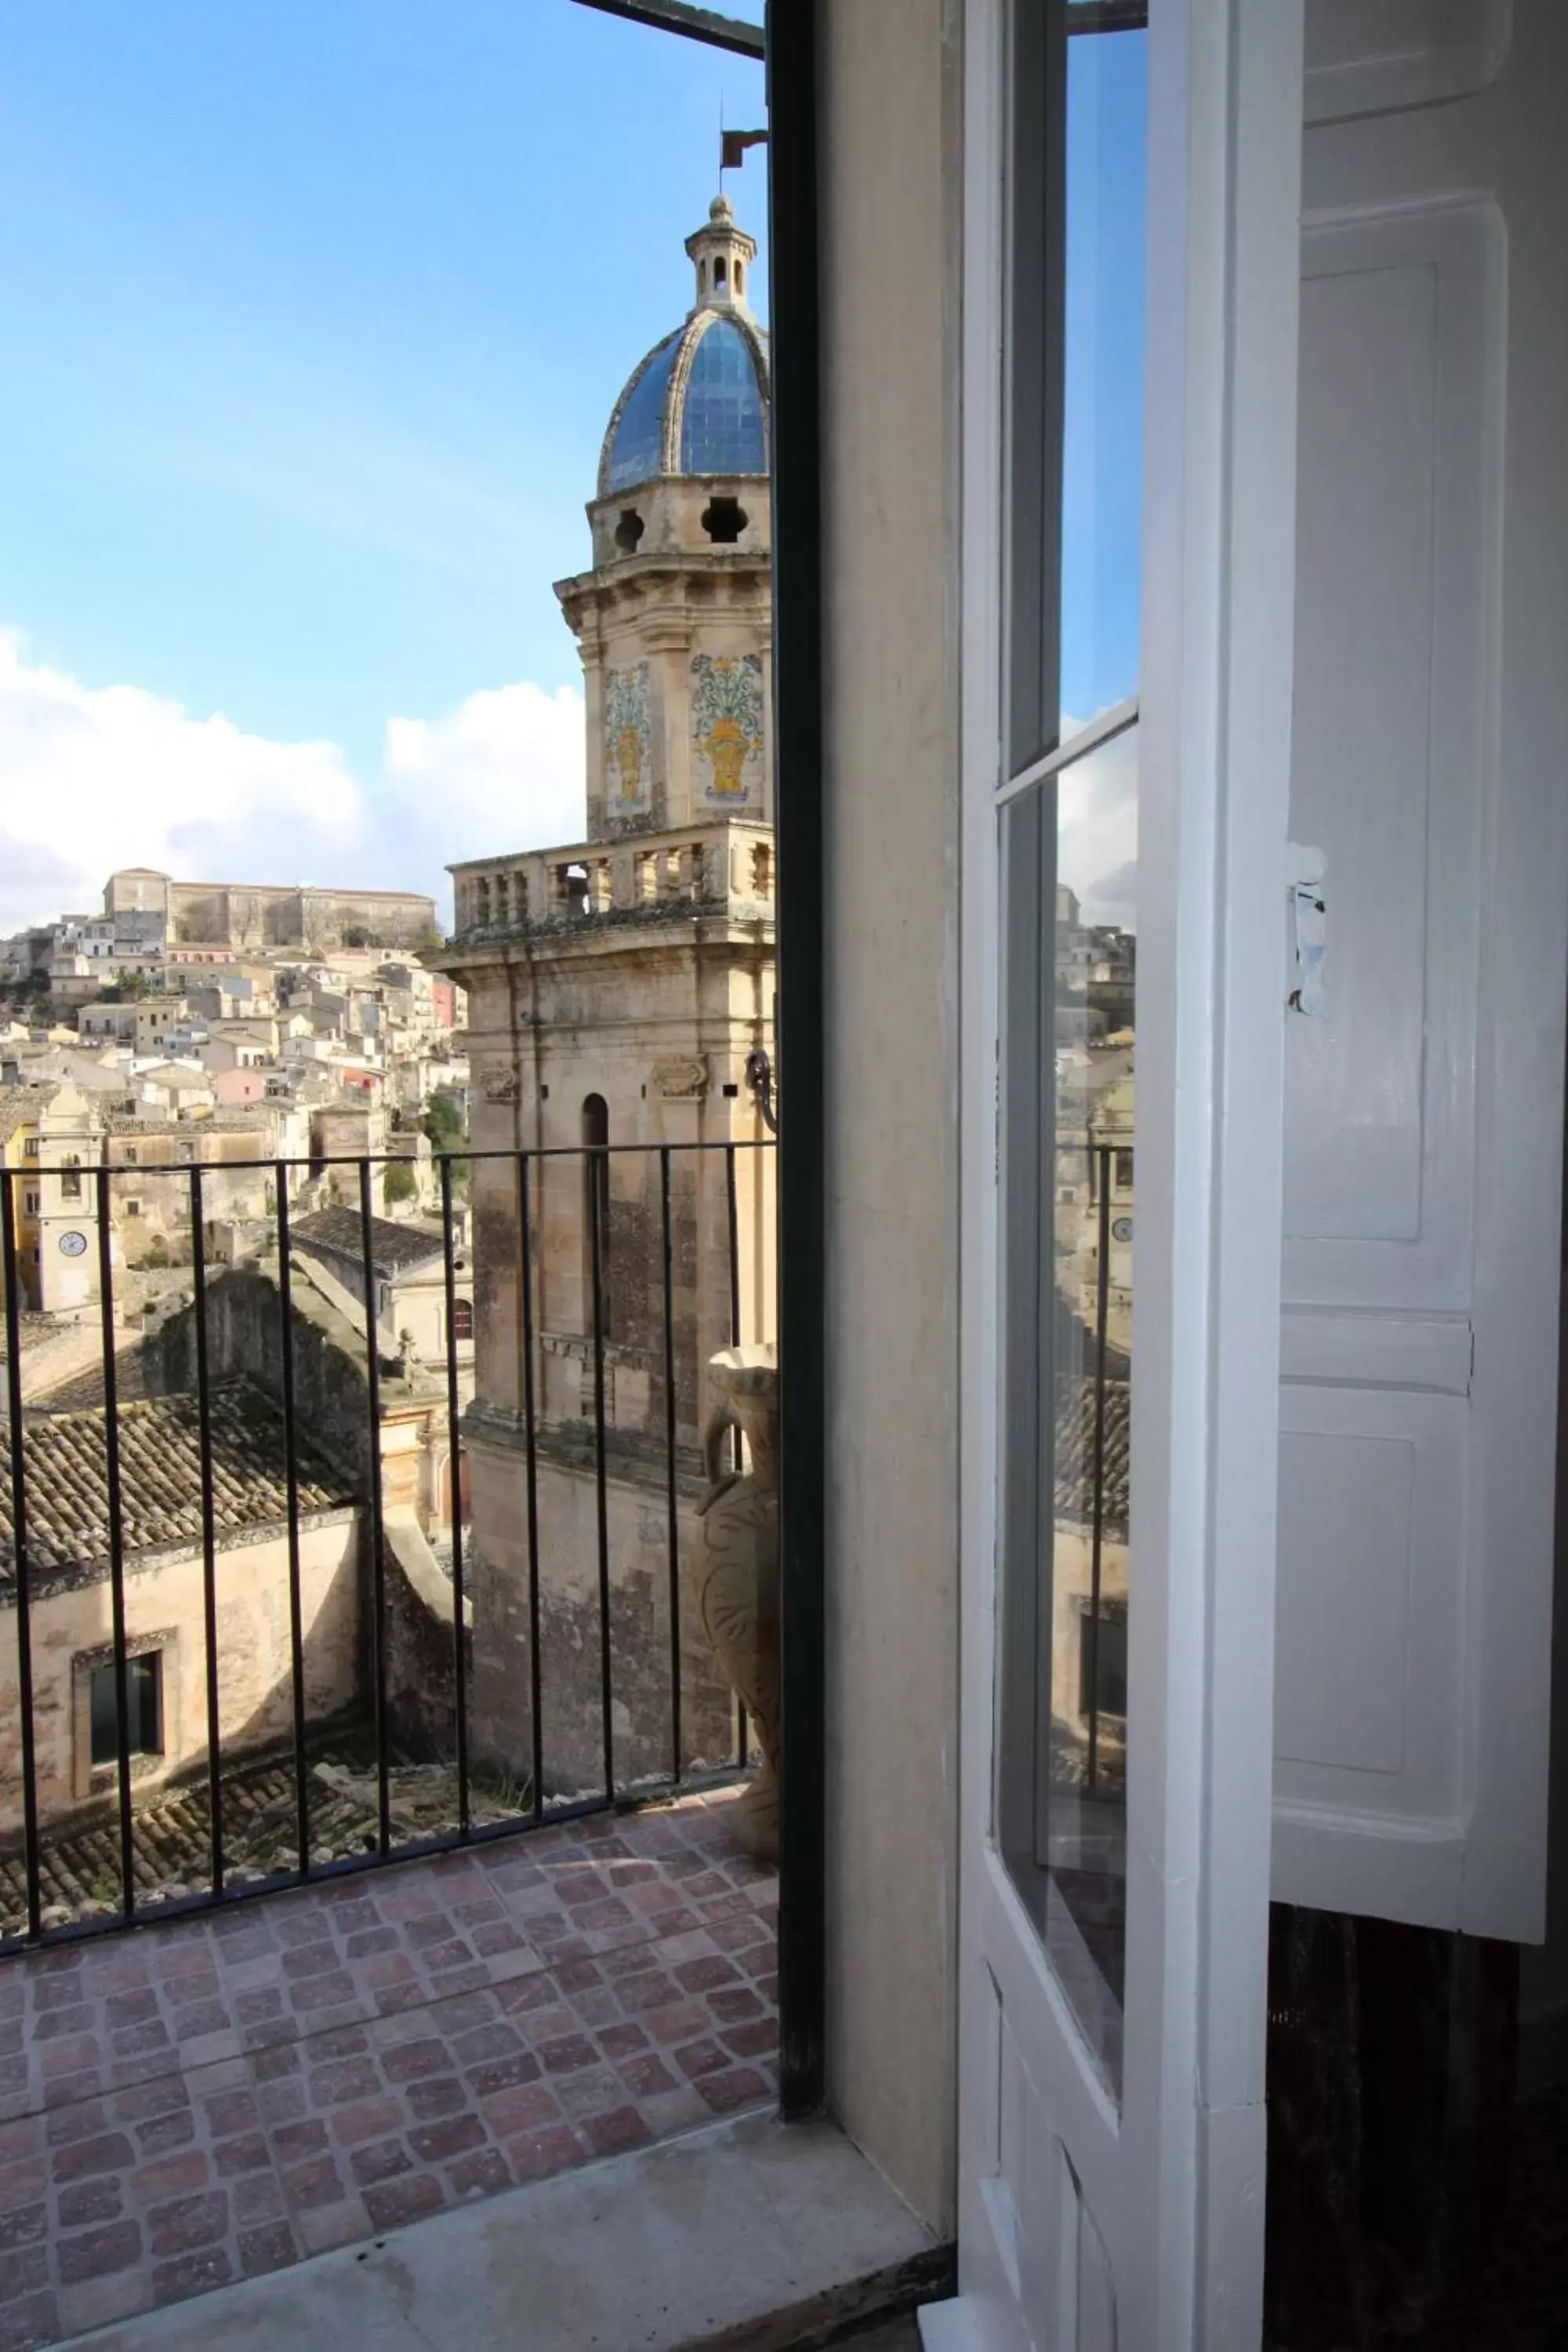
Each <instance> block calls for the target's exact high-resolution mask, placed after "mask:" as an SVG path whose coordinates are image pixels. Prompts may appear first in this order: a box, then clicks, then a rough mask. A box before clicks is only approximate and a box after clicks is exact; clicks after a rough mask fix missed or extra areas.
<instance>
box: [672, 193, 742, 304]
mask: <svg viewBox="0 0 1568 2352" xmlns="http://www.w3.org/2000/svg"><path fill="white" fill-rule="evenodd" d="M686 250H687V252H688V253H689V255H690V256H691V258H692V261H693V263H694V264H695V265H696V269H697V287H696V293H695V297H694V299H693V301H692V305H691V307H692V309H693V310H745V311H747V312H749V311H750V310H751V307H752V306H751V304H750V302H749V301H748V300H747V299H746V297H747V290H748V289H747V284H746V281H747V278H749V276H750V274H751V268H752V262H753V261H754V260H755V258H756V252H757V240H756V238H755V237H754V236H747V234H746V232H745V230H744V229H743V228H739V227H737V226H736V223H735V212H734V207H733V205H731V202H730V199H729V197H728V196H726V195H717V196H715V197H714V199H713V201H712V203H711V204H710V205H709V207H708V218H707V220H706V222H705V223H704V224H703V226H702V227H701V228H700V229H697V230H694V231H693V233H692V235H691V236H689V237H688V238H687V240H686Z"/></svg>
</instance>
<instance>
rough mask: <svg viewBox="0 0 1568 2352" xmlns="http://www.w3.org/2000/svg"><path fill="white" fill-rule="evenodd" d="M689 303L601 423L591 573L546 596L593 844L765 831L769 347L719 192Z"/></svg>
mask: <svg viewBox="0 0 1568 2352" xmlns="http://www.w3.org/2000/svg"><path fill="white" fill-rule="evenodd" d="M686 250H687V253H688V255H689V257H690V260H691V263H692V266H693V269H694V272H695V285H694V289H693V290H694V294H695V299H694V301H693V303H692V306H691V309H690V310H689V311H688V313H687V315H686V319H685V321H684V323H683V324H682V325H681V326H679V327H678V328H677V329H676V330H675V331H674V332H673V333H672V334H669V335H667V336H666V337H665V338H664V340H663V341H662V342H660V343H657V344H656V345H655V346H654V348H653V350H652V351H651V352H648V354H647V358H646V359H645V360H644V361H643V362H642V364H641V366H640V367H638V368H637V370H636V372H635V373H633V375H632V376H631V377H630V379H629V381H628V382H627V383H626V389H625V391H624V392H623V393H622V394H621V396H620V398H619V400H618V401H617V402H616V406H615V410H614V413H613V414H612V415H611V418H610V424H609V430H608V431H607V433H606V434H605V443H604V448H603V451H602V453H601V455H600V459H599V478H598V488H597V495H596V496H595V498H594V499H591V500H590V502H589V505H588V523H589V529H590V531H591V533H592V547H593V558H594V563H593V569H592V571H590V572H582V573H579V574H578V575H577V576H576V577H575V578H574V579H570V580H561V581H557V583H556V585H555V593H556V594H557V596H558V597H559V598H560V600H561V607H562V610H563V613H564V614H565V615H566V620H567V625H568V626H569V627H570V628H571V629H572V631H573V633H574V635H575V636H576V638H577V642H578V646H579V648H580V650H581V653H582V656H583V676H584V691H585V696H586V700H587V711H588V746H587V748H588V833H589V836H590V838H591V839H593V840H595V841H615V840H618V839H619V838H621V837H622V836H623V835H626V834H636V833H658V832H662V831H665V830H667V829H668V828H669V827H672V826H678V825H684V824H694V823H704V822H707V821H710V820H711V819H713V818H716V817H725V816H732V817H740V818H743V819H746V820H749V821H751V822H752V823H759V822H760V823H763V824H771V823H772V821H773V780H772V756H771V754H772V745H771V742H770V740H769V739H770V733H771V726H772V720H771V709H772V699H773V653H772V615H771V604H770V584H769V583H770V571H771V551H772V539H773V532H772V516H771V512H770V508H769V498H768V489H769V485H768V435H769V421H770V409H771V398H770V380H769V370H768V347H767V339H766V337H765V336H764V335H763V331H762V329H761V328H760V327H759V326H758V325H757V322H756V320H755V319H754V318H753V317H752V309H751V302H750V299H749V289H750V287H751V273H752V264H753V261H754V259H755V256H756V250H757V247H756V240H755V238H754V237H752V236H749V235H748V233H747V232H746V230H744V229H743V228H741V227H740V226H737V224H736V221H735V217H734V215H733V213H732V211H731V206H730V203H729V199H728V198H727V197H725V196H716V197H715V198H714V199H713V202H712V204H711V205H710V207H709V215H708V219H707V221H706V222H705V223H704V225H703V226H701V227H700V228H699V229H697V230H695V231H694V232H693V233H692V235H691V236H689V237H688V238H687V240H686Z"/></svg>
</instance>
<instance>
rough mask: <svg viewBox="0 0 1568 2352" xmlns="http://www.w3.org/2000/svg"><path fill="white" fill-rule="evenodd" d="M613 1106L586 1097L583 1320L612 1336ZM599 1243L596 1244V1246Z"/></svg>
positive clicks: (599, 1098)
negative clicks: (596, 1270)
mask: <svg viewBox="0 0 1568 2352" xmlns="http://www.w3.org/2000/svg"><path fill="white" fill-rule="evenodd" d="M609 1142H610V1107H609V1105H608V1103H607V1102H606V1101H605V1097H604V1096H603V1095H585V1096H584V1099H583V1307H584V1312H583V1322H584V1328H585V1329H586V1330H587V1331H590V1332H592V1331H594V1330H595V1328H596V1329H597V1330H599V1331H600V1332H601V1333H602V1334H603V1336H604V1337H605V1339H608V1337H609V1335H610V1332H611V1330H612V1329H613V1328H614V1324H613V1320H612V1316H611V1307H610V1301H611V1281H610V1276H611V1248H610V1153H609ZM595 1243H596V1246H595ZM595 1256H596V1258H597V1265H598V1276H599V1281H598V1317H597V1322H596V1323H595V1298H594V1272H595Z"/></svg>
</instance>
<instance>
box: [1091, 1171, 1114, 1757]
mask: <svg viewBox="0 0 1568 2352" xmlns="http://www.w3.org/2000/svg"><path fill="white" fill-rule="evenodd" d="M1097 1149H1098V1155H1099V1160H1100V1203H1099V1206H1100V1217H1099V1222H1098V1225H1097V1232H1098V1234H1099V1238H1100V1264H1099V1266H1098V1268H1097V1269H1096V1277H1095V1311H1094V1455H1093V1459H1094V1471H1093V1480H1092V1484H1091V1486H1090V1489H1089V1493H1090V1499H1091V1505H1092V1517H1091V1519H1090V1523H1089V1787H1090V1788H1091V1789H1092V1788H1094V1787H1095V1786H1096V1785H1097V1784H1098V1781H1099V1779H1100V1562H1101V1553H1102V1550H1103V1545H1104V1530H1105V1329H1106V1323H1107V1321H1108V1319H1109V1316H1110V1151H1109V1150H1108V1149H1107V1147H1106V1146H1105V1145H1104V1144H1100V1146H1098V1147H1097Z"/></svg>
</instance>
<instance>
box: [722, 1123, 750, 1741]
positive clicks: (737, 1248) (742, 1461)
mask: <svg viewBox="0 0 1568 2352" xmlns="http://www.w3.org/2000/svg"><path fill="white" fill-rule="evenodd" d="M724 1206H725V1212H726V1217H727V1227H728V1234H729V1243H730V1345H731V1348H738V1347H739V1346H740V1344H741V1219H740V1212H739V1206H738V1203H737V1202H736V1198H735V1147H734V1145H733V1144H732V1143H727V1144H726V1145H725V1146H724ZM731 1443H732V1444H733V1446H734V1451H735V1467H736V1469H737V1470H738V1471H739V1470H743V1469H744V1468H745V1466H746V1455H745V1448H744V1445H743V1443H742V1437H741V1433H740V1431H739V1430H738V1429H737V1430H736V1431H735V1433H734V1436H733V1438H732V1440H731ZM750 1747H751V1735H750V1728H749V1727H748V1725H747V1722H746V1707H745V1702H744V1700H743V1699H739V1698H738V1699H737V1700H736V1701H735V1762H736V1764H737V1765H739V1766H741V1767H742V1769H743V1768H744V1765H745V1762H746V1756H747V1751H748V1749H749V1748H750Z"/></svg>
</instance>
